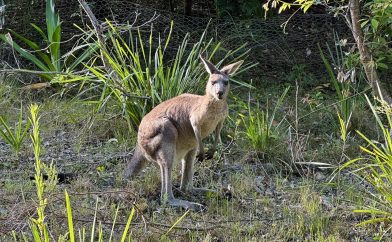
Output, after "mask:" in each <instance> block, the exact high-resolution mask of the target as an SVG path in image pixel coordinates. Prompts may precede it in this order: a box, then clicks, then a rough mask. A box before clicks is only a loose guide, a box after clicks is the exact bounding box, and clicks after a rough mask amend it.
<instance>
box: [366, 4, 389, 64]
mask: <svg viewBox="0 0 392 242" xmlns="http://www.w3.org/2000/svg"><path fill="white" fill-rule="evenodd" d="M364 9H365V10H366V11H367V14H366V15H365V16H364V17H363V19H362V20H361V21H362V22H361V27H362V30H363V31H364V35H365V38H366V43H368V46H369V47H370V49H371V50H372V55H373V57H374V62H375V65H376V68H377V69H389V66H390V65H392V49H391V48H390V46H388V45H389V43H391V41H392V3H391V2H390V1H385V0H375V1H370V2H368V3H366V4H365V5H364Z"/></svg>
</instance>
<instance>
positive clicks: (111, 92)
mask: <svg viewBox="0 0 392 242" xmlns="http://www.w3.org/2000/svg"><path fill="white" fill-rule="evenodd" d="M107 24H108V25H109V26H110V29H109V31H108V34H107V36H108V40H107V41H108V42H109V43H110V44H111V47H112V48H111V49H109V48H105V47H102V46H101V53H102V55H103V56H104V58H105V59H106V60H107V62H108V65H109V66H108V67H100V66H97V65H95V63H92V64H91V65H85V66H86V68H87V69H88V70H89V71H90V73H91V75H89V76H82V77H77V78H74V79H68V80H67V79H64V80H62V81H61V83H80V84H81V85H82V86H89V88H90V89H94V90H99V92H100V93H99V99H98V100H90V101H89V102H90V103H93V104H96V105H97V108H98V110H101V109H102V108H103V107H104V106H105V105H106V103H107V101H108V100H109V99H111V98H113V99H114V100H115V101H116V103H117V104H118V106H119V107H121V108H122V110H123V114H124V115H125V118H126V119H127V120H128V123H129V127H130V129H131V128H133V129H136V127H137V126H138V124H139V123H140V121H141V119H142V117H143V116H144V115H145V114H146V113H147V112H149V111H150V110H151V109H152V108H153V107H155V106H156V105H157V104H159V103H161V102H162V101H164V100H167V99H170V98H172V97H175V96H178V95H180V94H182V93H184V92H185V91H186V92H192V93H194V92H197V91H198V90H199V89H200V87H201V83H203V82H204V80H205V79H206V75H207V74H206V72H205V71H204V67H203V65H202V64H201V63H200V60H199V55H201V54H203V55H205V54H206V53H209V55H208V56H209V59H211V58H212V57H214V55H215V54H216V53H217V52H218V50H220V43H217V44H215V43H213V41H212V39H211V40H209V41H206V40H205V38H206V34H207V33H206V31H204V32H203V34H202V36H201V37H200V39H199V41H198V42H196V43H195V44H193V45H191V44H190V43H189V41H190V35H189V34H187V35H186V36H185V37H184V39H183V41H182V43H181V44H180V46H179V47H178V49H177V52H176V53H175V55H174V58H173V59H171V60H170V61H169V60H167V57H166V52H167V47H168V45H169V42H170V39H171V32H172V28H173V25H171V29H170V32H169V34H168V36H167V37H166V40H165V41H163V40H162V39H161V38H159V41H158V43H153V29H151V32H150V34H149V36H147V37H148V38H146V36H144V35H143V34H142V32H141V31H140V30H137V31H136V33H134V31H135V30H129V31H128V33H129V41H126V40H125V39H124V38H123V37H122V36H121V33H120V32H124V29H120V28H119V27H117V26H114V25H112V23H111V22H109V21H108V22H107ZM146 39H147V41H146ZM189 46H191V47H190V48H189ZM243 47H244V46H241V47H239V48H238V49H236V50H234V51H228V52H227V53H226V54H225V55H224V57H223V58H222V59H221V60H220V61H219V62H218V63H217V66H219V65H221V64H222V62H224V61H225V60H227V59H228V58H230V57H232V56H233V55H234V54H237V53H238V52H240V51H242V50H243ZM246 53H247V52H246V51H242V52H241V54H239V55H238V56H237V57H236V58H235V59H234V61H235V60H238V59H240V58H242V57H243V56H244V55H246ZM250 67H251V66H248V68H250ZM246 70H247V68H243V69H242V71H246Z"/></svg>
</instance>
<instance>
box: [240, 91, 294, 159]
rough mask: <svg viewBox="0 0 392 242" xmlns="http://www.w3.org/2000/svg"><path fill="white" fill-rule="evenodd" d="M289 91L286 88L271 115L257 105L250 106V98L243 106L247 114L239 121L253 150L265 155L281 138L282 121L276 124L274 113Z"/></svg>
mask: <svg viewBox="0 0 392 242" xmlns="http://www.w3.org/2000/svg"><path fill="white" fill-rule="evenodd" d="M289 89H290V88H289V87H287V88H286V89H285V90H284V91H283V93H282V95H281V96H280V97H279V99H278V101H277V103H276V104H275V107H274V108H273V111H272V113H271V112H270V111H269V110H268V107H267V108H266V110H265V111H264V110H262V109H261V107H260V105H259V103H257V105H256V106H254V105H252V104H251V102H250V98H249V101H248V104H247V105H246V104H244V106H245V105H246V110H247V112H246V114H240V116H241V121H242V124H243V127H244V133H245V136H246V137H247V138H248V140H249V142H250V144H251V147H252V148H253V149H254V150H256V151H259V152H264V153H267V152H269V151H270V149H271V148H272V147H273V145H274V144H275V142H276V141H277V140H279V138H280V137H281V135H282V133H281V128H282V126H281V124H282V122H283V119H282V120H281V121H279V122H277V120H276V113H277V111H278V110H279V109H280V108H281V106H282V104H283V101H284V99H285V97H286V95H287V93H288V91H289ZM244 108H245V107H244Z"/></svg>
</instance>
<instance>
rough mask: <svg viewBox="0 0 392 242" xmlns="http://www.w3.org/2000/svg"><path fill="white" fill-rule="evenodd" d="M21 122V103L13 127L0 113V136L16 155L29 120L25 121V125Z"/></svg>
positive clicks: (28, 126)
mask: <svg viewBox="0 0 392 242" xmlns="http://www.w3.org/2000/svg"><path fill="white" fill-rule="evenodd" d="M23 123H24V121H23V107H22V104H21V105H20V110H19V117H18V122H17V123H16V124H15V126H14V127H11V125H10V124H9V123H8V122H7V121H6V119H5V117H4V116H2V115H0V137H1V138H2V139H3V140H4V141H6V142H7V143H8V144H9V145H10V146H11V147H12V149H13V150H14V151H15V152H16V154H17V155H18V154H19V152H20V150H21V148H22V144H23V141H24V139H25V137H26V136H27V131H28V130H29V128H30V125H31V123H30V121H27V122H26V124H25V125H23Z"/></svg>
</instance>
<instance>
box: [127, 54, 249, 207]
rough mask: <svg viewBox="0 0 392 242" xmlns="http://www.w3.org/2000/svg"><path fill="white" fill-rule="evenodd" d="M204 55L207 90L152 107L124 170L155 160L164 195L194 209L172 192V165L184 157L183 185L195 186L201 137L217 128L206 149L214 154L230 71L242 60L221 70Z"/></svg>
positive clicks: (201, 153) (171, 201)
mask: <svg viewBox="0 0 392 242" xmlns="http://www.w3.org/2000/svg"><path fill="white" fill-rule="evenodd" d="M201 59H202V61H203V63H204V65H205V67H206V70H207V71H208V73H209V74H210V78H209V80H208V82H207V85H206V94H205V95H204V96H199V95H194V94H182V95H180V96H177V97H175V98H172V99H169V100H167V101H165V102H163V103H161V104H159V105H158V106H156V107H155V108H154V109H153V110H151V111H150V112H149V113H148V114H147V115H146V116H145V117H144V118H143V119H142V121H141V123H140V126H139V131H138V142H137V148H136V150H135V154H134V156H133V158H132V160H131V161H130V162H129V163H128V168H127V170H126V172H125V176H126V177H130V176H133V175H135V174H136V173H137V172H138V171H140V169H141V168H142V167H143V164H144V163H145V160H149V161H153V162H156V163H157V164H158V165H159V166H160V169H161V180H162V188H161V198H162V199H167V202H168V203H169V204H170V205H173V206H181V207H185V208H193V209H199V208H201V205H200V204H198V203H192V202H188V201H184V200H180V199H176V198H174V196H173V193H172V185H171V172H172V169H173V166H174V165H175V164H176V163H177V162H179V161H182V179H181V189H182V190H184V191H188V190H192V189H195V188H193V183H192V178H193V163H194V160H195V158H196V157H197V158H198V160H203V159H204V158H206V157H205V153H204V148H203V143H202V139H203V138H205V137H207V136H208V135H209V134H211V133H212V132H213V131H215V141H214V145H213V147H212V149H211V150H210V151H209V152H207V158H211V157H212V155H213V153H214V151H215V149H216V145H217V143H218V142H219V141H220V131H221V129H222V125H223V121H224V120H225V118H226V116H227V115H228V106H227V101H226V100H227V95H228V91H229V84H228V75H229V74H232V73H234V72H235V71H236V70H237V69H238V68H239V66H240V65H241V64H242V61H240V62H237V63H234V64H231V65H228V66H225V67H224V68H222V69H221V70H218V69H217V68H216V67H215V66H213V65H212V64H211V63H209V62H208V61H206V60H204V59H203V58H201ZM196 154H198V155H197V156H196Z"/></svg>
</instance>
